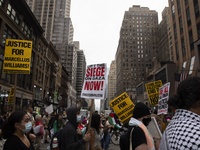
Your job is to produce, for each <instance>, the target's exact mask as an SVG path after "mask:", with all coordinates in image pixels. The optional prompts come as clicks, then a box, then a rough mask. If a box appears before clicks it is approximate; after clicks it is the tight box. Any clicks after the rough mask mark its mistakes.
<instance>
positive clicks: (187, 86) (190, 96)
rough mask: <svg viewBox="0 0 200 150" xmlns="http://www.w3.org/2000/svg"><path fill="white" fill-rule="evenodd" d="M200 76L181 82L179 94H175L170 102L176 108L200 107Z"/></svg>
mask: <svg viewBox="0 0 200 150" xmlns="http://www.w3.org/2000/svg"><path fill="white" fill-rule="evenodd" d="M199 91H200V78H199V77H192V78H188V79H186V80H184V81H183V82H181V83H180V84H179V86H178V89H177V94H175V95H173V96H172V97H171V98H170V99H169V100H168V104H169V105H170V106H173V107H175V108H181V109H190V108H196V107H200V106H199V103H197V102H199V101H200V94H199Z"/></svg>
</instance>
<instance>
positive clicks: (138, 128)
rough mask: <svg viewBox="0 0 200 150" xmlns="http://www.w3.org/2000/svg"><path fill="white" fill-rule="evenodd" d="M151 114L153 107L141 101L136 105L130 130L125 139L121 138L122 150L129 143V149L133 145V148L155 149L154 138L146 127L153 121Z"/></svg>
mask: <svg viewBox="0 0 200 150" xmlns="http://www.w3.org/2000/svg"><path fill="white" fill-rule="evenodd" d="M150 115H151V109H150V108H149V107H147V106H146V105H145V104H144V103H141V102H139V103H137V104H136V105H135V108H134V109H133V116H132V117H131V119H130V121H129V129H128V132H127V134H125V136H124V137H123V139H120V148H121V150H124V147H127V145H128V149H129V148H130V147H132V149H133V150H155V147H154V140H153V138H152V136H151V135H150V133H149V131H148V129H147V128H146V126H147V125H148V124H149V122H150V121H151V116H150ZM130 139H132V140H130Z"/></svg>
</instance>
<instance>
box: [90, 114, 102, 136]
mask: <svg viewBox="0 0 200 150" xmlns="http://www.w3.org/2000/svg"><path fill="white" fill-rule="evenodd" d="M91 127H92V128H94V129H96V131H97V133H98V134H99V129H100V115H99V114H96V113H93V114H92V122H91Z"/></svg>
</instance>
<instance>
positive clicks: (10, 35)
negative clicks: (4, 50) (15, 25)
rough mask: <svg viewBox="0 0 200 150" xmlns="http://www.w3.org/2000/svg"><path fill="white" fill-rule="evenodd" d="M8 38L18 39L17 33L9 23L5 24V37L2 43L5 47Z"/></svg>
mask: <svg viewBox="0 0 200 150" xmlns="http://www.w3.org/2000/svg"><path fill="white" fill-rule="evenodd" d="M6 39H17V34H16V33H15V32H14V31H13V30H12V29H10V28H9V27H8V26H7V25H5V28H4V33H3V39H2V43H1V45H2V46H3V47H5V43H6Z"/></svg>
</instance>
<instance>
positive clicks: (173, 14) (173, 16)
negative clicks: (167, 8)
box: [172, 5, 175, 20]
mask: <svg viewBox="0 0 200 150" xmlns="http://www.w3.org/2000/svg"><path fill="white" fill-rule="evenodd" d="M172 18H173V20H174V19H175V9H174V5H172Z"/></svg>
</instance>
